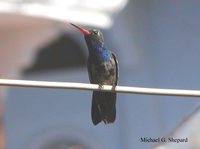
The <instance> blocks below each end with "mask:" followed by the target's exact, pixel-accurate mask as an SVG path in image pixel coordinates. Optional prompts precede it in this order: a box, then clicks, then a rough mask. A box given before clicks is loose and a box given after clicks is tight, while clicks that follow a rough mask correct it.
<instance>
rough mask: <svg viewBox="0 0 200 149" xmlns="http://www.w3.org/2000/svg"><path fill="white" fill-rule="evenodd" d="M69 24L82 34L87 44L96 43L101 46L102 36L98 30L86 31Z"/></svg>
mask: <svg viewBox="0 0 200 149" xmlns="http://www.w3.org/2000/svg"><path fill="white" fill-rule="evenodd" d="M70 24H71V25H72V26H74V27H75V28H77V29H78V30H79V31H80V32H81V33H83V35H84V37H85V40H86V42H87V44H92V43H97V44H101V45H103V43H104V39H103V34H102V32H101V31H100V30H97V29H91V30H87V29H84V28H82V27H79V26H77V25H75V24H72V23H70Z"/></svg>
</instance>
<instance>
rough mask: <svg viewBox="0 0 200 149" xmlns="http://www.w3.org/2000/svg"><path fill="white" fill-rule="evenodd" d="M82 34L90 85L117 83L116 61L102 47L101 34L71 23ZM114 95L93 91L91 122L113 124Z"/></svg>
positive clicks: (112, 55) (117, 70)
mask: <svg viewBox="0 0 200 149" xmlns="http://www.w3.org/2000/svg"><path fill="white" fill-rule="evenodd" d="M71 25H73V26H74V27H76V28H77V29H79V31H80V32H82V33H83V35H84V37H85V40H86V43H87V46H88V49H89V57H88V62H87V68H88V74H89V80H90V83H92V84H99V86H100V87H102V85H112V86H113V87H115V86H116V85H117V82H118V77H119V68H118V61H117V58H116V56H115V54H113V53H112V52H111V51H110V50H108V49H106V47H105V45H104V39H103V34H102V32H101V31H100V30H96V29H92V30H87V29H84V28H81V27H79V26H77V25H74V24H72V23H71ZM115 106H116V93H113V92H101V91H93V95H92V122H93V124H94V125H97V124H98V123H100V122H101V121H103V122H104V123H105V124H109V123H113V122H114V121H115V117H116V107H115Z"/></svg>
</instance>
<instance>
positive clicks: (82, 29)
mask: <svg viewBox="0 0 200 149" xmlns="http://www.w3.org/2000/svg"><path fill="white" fill-rule="evenodd" d="M70 24H71V25H72V26H74V27H76V28H77V29H78V30H79V31H80V32H81V33H83V34H84V35H90V31H88V30H86V29H84V28H81V27H79V26H77V25H75V24H72V23H70Z"/></svg>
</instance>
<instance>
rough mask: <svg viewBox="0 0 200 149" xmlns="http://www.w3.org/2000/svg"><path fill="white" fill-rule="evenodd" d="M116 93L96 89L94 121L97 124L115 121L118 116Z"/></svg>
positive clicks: (93, 111) (93, 108)
mask: <svg viewBox="0 0 200 149" xmlns="http://www.w3.org/2000/svg"><path fill="white" fill-rule="evenodd" d="M115 105H116V93H111V92H99V91H94V92H93V95H92V122H93V124H94V125H97V124H98V123H100V122H101V121H103V122H104V123H105V124H108V123H113V122H114V121H115V117H116V108H115Z"/></svg>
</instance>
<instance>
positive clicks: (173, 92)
mask: <svg viewBox="0 0 200 149" xmlns="http://www.w3.org/2000/svg"><path fill="white" fill-rule="evenodd" d="M0 86H18V87H37V88H57V89H78V90H98V91H111V92H120V93H131V94H145V95H164V96H186V97H200V90H181V89H159V88H144V87H129V86H116V87H113V86H110V85H103V86H99V85H97V84H87V83H73V82H47V81H26V80H10V79H0Z"/></svg>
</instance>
